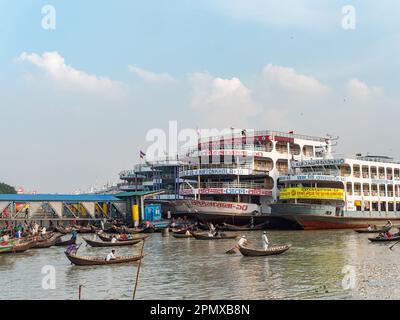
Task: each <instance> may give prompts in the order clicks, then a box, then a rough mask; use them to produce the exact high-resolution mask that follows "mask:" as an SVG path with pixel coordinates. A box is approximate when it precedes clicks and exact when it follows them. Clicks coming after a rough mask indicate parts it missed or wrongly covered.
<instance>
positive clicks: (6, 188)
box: [0, 182, 17, 194]
mask: <svg viewBox="0 0 400 320" xmlns="http://www.w3.org/2000/svg"><path fill="white" fill-rule="evenodd" d="M4 193H7V194H15V193H17V191H16V190H15V188H14V187H12V186H10V185H8V184H6V183H2V182H0V194H4Z"/></svg>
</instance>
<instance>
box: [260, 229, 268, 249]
mask: <svg viewBox="0 0 400 320" xmlns="http://www.w3.org/2000/svg"><path fill="white" fill-rule="evenodd" d="M261 241H262V247H263V249H264V250H265V251H267V250H268V245H269V241H268V238H267V231H264V232H263V235H262V237H261Z"/></svg>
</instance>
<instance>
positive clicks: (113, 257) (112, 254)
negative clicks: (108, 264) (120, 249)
mask: <svg viewBox="0 0 400 320" xmlns="http://www.w3.org/2000/svg"><path fill="white" fill-rule="evenodd" d="M115 259H117V257H116V256H115V250H111V252H110V253H109V254H108V255H107V258H106V260H107V261H110V260H115Z"/></svg>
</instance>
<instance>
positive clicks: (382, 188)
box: [379, 184, 386, 197]
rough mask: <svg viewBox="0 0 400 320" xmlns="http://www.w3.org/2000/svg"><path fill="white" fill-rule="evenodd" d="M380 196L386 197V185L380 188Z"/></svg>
mask: <svg viewBox="0 0 400 320" xmlns="http://www.w3.org/2000/svg"><path fill="white" fill-rule="evenodd" d="M379 196H381V197H386V190H385V185H384V184H381V185H380V186H379Z"/></svg>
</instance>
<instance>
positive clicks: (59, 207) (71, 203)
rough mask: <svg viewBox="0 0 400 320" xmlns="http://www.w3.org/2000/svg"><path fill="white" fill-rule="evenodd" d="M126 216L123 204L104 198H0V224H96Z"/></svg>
mask: <svg viewBox="0 0 400 320" xmlns="http://www.w3.org/2000/svg"><path fill="white" fill-rule="evenodd" d="M125 214H126V201H125V200H121V199H120V198H118V197H116V196H114V195H109V194H108V195H107V194H82V195H68V194H0V221H1V220H3V221H7V220H94V219H95V220H97V219H104V218H116V217H120V216H124V215H125Z"/></svg>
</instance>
